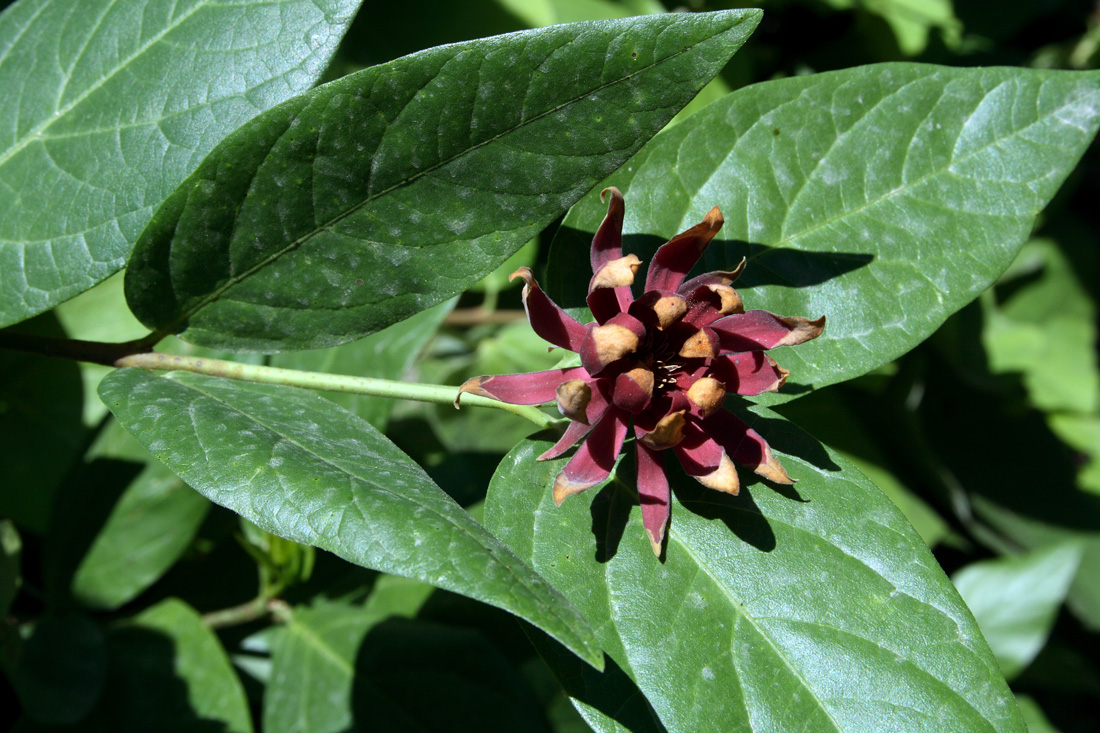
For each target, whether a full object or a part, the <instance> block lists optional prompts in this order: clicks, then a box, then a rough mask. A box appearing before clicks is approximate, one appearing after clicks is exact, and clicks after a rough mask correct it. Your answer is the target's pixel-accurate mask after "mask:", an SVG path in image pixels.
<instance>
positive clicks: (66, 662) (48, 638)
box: [12, 615, 107, 725]
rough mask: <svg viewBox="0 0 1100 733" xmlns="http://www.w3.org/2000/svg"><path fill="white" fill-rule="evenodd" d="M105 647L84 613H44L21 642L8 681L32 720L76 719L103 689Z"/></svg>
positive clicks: (57, 722) (59, 721) (53, 722)
mask: <svg viewBox="0 0 1100 733" xmlns="http://www.w3.org/2000/svg"><path fill="white" fill-rule="evenodd" d="M106 676H107V650H106V646H105V644H104V639H103V632H102V631H101V630H100V629H99V627H98V626H96V625H95V623H93V622H92V621H91V619H89V618H87V617H86V616H75V615H72V616H51V617H46V618H44V619H42V620H41V621H39V622H38V623H37V624H35V625H34V627H33V628H31V629H29V634H28V635H27V637H26V638H25V639H24V640H23V648H22V651H21V654H20V655H19V662H18V665H17V666H16V668H15V671H14V674H13V675H12V685H13V686H14V687H15V691H16V692H17V693H18V695H19V702H20V703H21V704H22V706H23V712H25V713H26V714H27V715H28V716H29V717H30V718H31V719H32V720H34V721H35V722H37V723H43V724H46V725H65V724H73V723H77V722H79V721H81V720H83V719H84V717H85V716H86V715H87V714H88V713H89V711H91V709H92V708H93V707H94V706H95V704H96V702H97V701H98V700H99V697H100V694H101V693H102V692H103V686H104V681H105V679H106Z"/></svg>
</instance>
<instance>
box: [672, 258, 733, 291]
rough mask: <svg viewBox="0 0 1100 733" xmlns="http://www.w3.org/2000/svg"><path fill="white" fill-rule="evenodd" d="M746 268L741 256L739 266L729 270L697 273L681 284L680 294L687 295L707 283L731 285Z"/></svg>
mask: <svg viewBox="0 0 1100 733" xmlns="http://www.w3.org/2000/svg"><path fill="white" fill-rule="evenodd" d="M744 270H745V258H744V257H742V258H741V262H740V263H739V264H738V265H737V267H735V268H733V269H732V270H729V271H724V270H716V271H714V272H704V273H703V274H702V275H697V276H695V277H693V278H691V279H690V280H688V281H687V282H686V283H684V284H683V285H681V286H680V295H687V294H689V293H691V292H692V291H693V290H695V289H696V288H700V287H704V286H706V285H730V284H732V283H733V281H734V280H736V279H737V278H739V277H741V273H742V272H744Z"/></svg>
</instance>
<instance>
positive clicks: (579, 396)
mask: <svg viewBox="0 0 1100 733" xmlns="http://www.w3.org/2000/svg"><path fill="white" fill-rule="evenodd" d="M591 401H592V388H591V387H590V386H588V384H587V383H586V382H585V381H584V380H583V379H570V380H569V381H567V382H562V383H561V384H560V385H558V390H557V402H558V412H560V413H561V414H562V415H563V416H565V417H567V418H569V419H570V420H575V421H577V422H579V423H584V424H585V425H587V424H588V416H587V415H586V414H585V410H586V409H588V403H589V402H591Z"/></svg>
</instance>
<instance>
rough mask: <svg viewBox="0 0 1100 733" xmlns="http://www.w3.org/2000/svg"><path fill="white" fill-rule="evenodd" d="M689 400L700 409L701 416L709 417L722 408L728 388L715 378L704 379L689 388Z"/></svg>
mask: <svg viewBox="0 0 1100 733" xmlns="http://www.w3.org/2000/svg"><path fill="white" fill-rule="evenodd" d="M687 398H688V399H689V400H690V401H691V402H692V404H694V405H695V406H696V407H698V408H699V414H700V415H702V416H703V417H709V416H710V415H713V414H714V412H715V411H716V410H718V409H719V408H720V407H721V406H722V402H723V400H725V399H726V388H725V387H724V386H722V383H721V382H719V381H718V380H717V379H715V378H714V377H703V378H702V379H698V380H696V382H695V384H693V385H691V386H690V387H689V388H688V391H687Z"/></svg>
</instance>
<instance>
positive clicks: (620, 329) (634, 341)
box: [580, 313, 645, 376]
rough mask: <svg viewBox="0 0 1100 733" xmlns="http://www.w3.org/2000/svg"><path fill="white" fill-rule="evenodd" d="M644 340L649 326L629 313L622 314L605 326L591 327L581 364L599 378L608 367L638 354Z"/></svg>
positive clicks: (583, 345) (583, 348)
mask: <svg viewBox="0 0 1100 733" xmlns="http://www.w3.org/2000/svg"><path fill="white" fill-rule="evenodd" d="M644 336H645V326H643V325H642V322H641V321H639V320H638V319H637V318H635V317H634V316H632V315H630V314H629V313H619V314H618V315H616V316H615V317H614V318H612V319H611V320H609V321H608V322H607V323H606V324H604V325H602V326H593V325H591V324H589V326H588V335H587V336H586V337H585V339H584V342H583V343H582V344H581V348H580V355H581V364H583V365H584V368H585V369H587V370H588V373H589V374H590V375H592V376H596V375H598V374H599V373H600V372H602V371H603V370H604V368H606V367H607V365H608V364H611V363H613V362H616V361H618V360H619V359H622V358H623V357H624V356H626V355H628V354H633V353H634V352H635V351H637V350H638V346H639V345H640V344H641V342H642V337H644Z"/></svg>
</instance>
